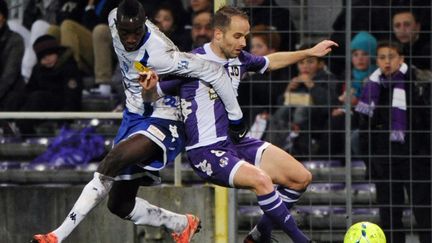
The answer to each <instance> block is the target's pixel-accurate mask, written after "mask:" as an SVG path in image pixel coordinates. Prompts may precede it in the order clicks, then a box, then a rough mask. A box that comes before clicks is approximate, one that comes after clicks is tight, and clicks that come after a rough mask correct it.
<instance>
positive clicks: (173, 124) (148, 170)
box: [114, 109, 185, 180]
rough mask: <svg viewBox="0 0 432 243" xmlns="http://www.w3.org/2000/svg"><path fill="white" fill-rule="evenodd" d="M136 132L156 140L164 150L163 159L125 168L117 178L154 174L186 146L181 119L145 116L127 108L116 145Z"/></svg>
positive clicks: (130, 178)
mask: <svg viewBox="0 0 432 243" xmlns="http://www.w3.org/2000/svg"><path fill="white" fill-rule="evenodd" d="M135 134H142V135H144V136H146V137H147V138H149V139H150V140H152V141H153V142H155V143H156V144H157V145H158V146H159V147H160V148H161V149H162V151H163V154H161V160H155V161H153V162H151V163H150V164H146V165H144V164H139V163H138V164H136V165H132V166H128V167H127V168H125V169H123V170H122V171H121V172H120V173H119V175H118V176H117V177H116V178H115V179H116V180H133V179H137V178H140V177H143V176H147V177H148V176H150V177H152V176H154V175H157V174H158V173H154V172H155V171H159V170H161V169H163V168H164V167H165V165H166V164H167V163H171V162H173V161H174V160H175V158H176V157H177V155H178V154H179V153H181V152H182V151H183V149H184V146H185V141H184V140H185V133H184V125H183V123H182V122H180V121H173V120H167V119H161V118H153V117H144V116H142V115H139V114H135V113H131V112H129V111H128V110H127V109H126V110H125V111H124V112H123V120H122V123H121V125H120V128H119V130H118V132H117V135H116V137H115V139H114V146H115V145H116V144H118V143H119V142H121V141H122V140H124V139H126V138H128V137H131V136H133V135H135Z"/></svg>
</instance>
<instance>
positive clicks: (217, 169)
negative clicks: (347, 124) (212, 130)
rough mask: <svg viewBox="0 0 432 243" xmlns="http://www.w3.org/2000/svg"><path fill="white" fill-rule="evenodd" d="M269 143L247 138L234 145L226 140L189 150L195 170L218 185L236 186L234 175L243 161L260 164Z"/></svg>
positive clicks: (190, 160)
mask: <svg viewBox="0 0 432 243" xmlns="http://www.w3.org/2000/svg"><path fill="white" fill-rule="evenodd" d="M268 145H269V143H267V142H263V141H261V140H257V139H254V138H249V137H247V138H245V139H243V140H242V141H241V142H240V144H236V145H234V144H233V143H231V141H230V140H224V141H220V142H217V143H215V144H211V145H208V146H205V147H200V148H196V149H192V150H189V151H187V155H188V158H189V162H190V163H191V167H192V168H193V169H194V171H195V172H196V173H197V174H198V175H199V176H200V177H201V178H203V179H204V180H206V181H209V182H211V183H214V184H216V185H220V186H225V187H234V176H235V174H236V172H237V170H238V168H240V166H241V165H242V164H243V163H250V164H253V165H256V166H258V165H259V162H260V161H261V156H262V153H263V151H264V150H265V149H266V148H267V147H268Z"/></svg>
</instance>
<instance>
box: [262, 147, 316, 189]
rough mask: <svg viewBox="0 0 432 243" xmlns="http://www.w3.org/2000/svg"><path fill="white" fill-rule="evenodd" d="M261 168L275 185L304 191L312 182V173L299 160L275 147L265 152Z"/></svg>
mask: <svg viewBox="0 0 432 243" xmlns="http://www.w3.org/2000/svg"><path fill="white" fill-rule="evenodd" d="M260 168H261V169H262V170H263V171H265V172H266V173H267V174H268V175H269V176H270V177H271V178H272V180H273V182H274V183H275V184H279V185H284V186H287V187H289V188H292V189H299V190H301V189H304V188H305V187H306V186H307V185H308V184H309V183H310V181H311V180H312V175H311V173H310V172H309V171H308V170H307V169H306V168H305V167H304V166H303V165H302V164H301V163H300V162H299V161H298V160H296V159H295V158H294V157H293V156H291V155H290V154H288V153H287V152H285V151H284V150H282V149H280V148H278V147H276V146H274V145H269V146H268V147H267V148H266V149H265V150H264V152H263V155H262V158H261V162H260Z"/></svg>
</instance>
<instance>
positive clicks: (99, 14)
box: [48, 0, 119, 96]
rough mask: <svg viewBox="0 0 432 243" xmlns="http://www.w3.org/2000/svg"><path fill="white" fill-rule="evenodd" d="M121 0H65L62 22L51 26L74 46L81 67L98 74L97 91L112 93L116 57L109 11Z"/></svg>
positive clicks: (59, 35)
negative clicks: (108, 21)
mask: <svg viewBox="0 0 432 243" xmlns="http://www.w3.org/2000/svg"><path fill="white" fill-rule="evenodd" d="M118 3H119V0H106V1H103V0H88V1H87V2H86V1H78V2H77V1H65V2H64V3H63V4H62V5H61V8H60V12H59V15H58V24H59V26H51V27H50V29H49V30H48V34H50V35H53V36H55V37H56V38H58V39H59V40H60V43H61V45H62V46H65V47H69V48H70V49H71V50H72V53H73V56H74V58H75V61H76V62H77V64H78V67H79V70H80V71H81V72H82V73H83V74H85V75H87V76H93V75H94V77H95V83H96V84H95V86H94V88H93V89H92V91H93V92H94V93H98V94H101V95H104V96H108V95H110V94H111V76H112V74H113V66H114V64H113V62H114V61H113V60H114V55H113V53H112V44H111V36H110V32H109V28H108V23H107V19H108V14H109V12H110V11H111V10H112V9H113V8H114V7H116V6H117V5H118Z"/></svg>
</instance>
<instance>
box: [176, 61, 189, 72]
mask: <svg viewBox="0 0 432 243" xmlns="http://www.w3.org/2000/svg"><path fill="white" fill-rule="evenodd" d="M177 65H178V69H179V70H183V69H188V68H189V62H188V61H185V60H182V61H180V62H178V64H177Z"/></svg>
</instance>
